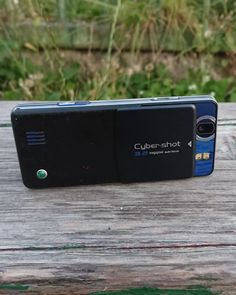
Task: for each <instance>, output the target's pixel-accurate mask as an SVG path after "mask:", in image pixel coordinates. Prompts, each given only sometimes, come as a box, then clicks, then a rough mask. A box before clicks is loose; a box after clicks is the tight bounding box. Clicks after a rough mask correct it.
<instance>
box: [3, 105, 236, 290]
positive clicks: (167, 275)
mask: <svg viewBox="0 0 236 295" xmlns="http://www.w3.org/2000/svg"><path fill="white" fill-rule="evenodd" d="M15 104H16V103H15V102H0V159H1V161H0V294H10V292H12V294H18V293H19V292H20V290H21V289H22V290H23V289H24V288H25V290H24V291H22V292H24V294H54V293H59V294H89V293H90V292H92V291H98V290H104V289H105V290H106V289H107V290H111V289H123V288H126V287H139V286H140V287H141V286H147V285H149V286H155V287H162V288H167V287H168V288H176V289H177V288H182V287H186V286H192V285H204V286H209V287H211V288H212V290H213V291H214V290H218V291H221V294H225V295H231V294H236V104H220V110H219V126H218V140H217V160H216V169H215V172H214V173H213V174H212V175H211V176H209V177H198V178H192V179H187V180H181V181H180V180H178V181H162V182H156V183H139V184H128V185H123V184H122V185H121V184H109V185H94V186H83V187H71V188H63V189H46V190H28V189H27V188H25V187H24V186H23V184H22V182H21V177H20V171H19V167H18V163H17V156H16V151H15V146H14V141H13V136H12V130H11V127H9V124H10V119H9V113H10V109H11V108H12V107H13V106H14V105H15ZM11 283H19V284H20V285H18V286H17V287H16V290H12V291H10V289H9V288H11V287H12V285H9V284H11ZM1 284H4V285H1ZM1 286H2V288H1ZM199 294H200V293H199Z"/></svg>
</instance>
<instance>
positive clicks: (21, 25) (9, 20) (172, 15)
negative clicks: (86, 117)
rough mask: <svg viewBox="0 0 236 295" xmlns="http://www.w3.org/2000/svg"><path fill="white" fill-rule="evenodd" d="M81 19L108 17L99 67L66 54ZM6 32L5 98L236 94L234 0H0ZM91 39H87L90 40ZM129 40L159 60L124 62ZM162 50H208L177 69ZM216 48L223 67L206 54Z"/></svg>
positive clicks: (136, 51) (2, 32)
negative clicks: (180, 71) (179, 71)
mask: <svg viewBox="0 0 236 295" xmlns="http://www.w3.org/2000/svg"><path fill="white" fill-rule="evenodd" d="M78 21H86V22H89V23H91V22H92V23H95V27H96V28H100V27H101V28H104V27H103V25H104V24H105V25H107V27H106V28H108V29H104V31H103V34H105V35H104V40H105V41H104V40H103V38H101V36H100V35H99V37H98V41H99V38H100V39H101V42H103V41H104V42H105V43H103V46H104V44H105V48H104V47H103V55H104V57H103V58H105V61H106V62H105V63H101V66H100V67H99V68H97V69H96V71H90V70H89V69H87V68H86V66H85V65H84V64H82V63H81V62H80V61H78V60H76V61H75V59H73V60H68V59H66V58H65V56H64V53H63V49H62V47H64V48H65V47H66V48H67V49H68V48H70V49H73V48H74V47H78V46H79V45H80V42H84V40H85V39H86V38H85V37H84V36H82V37H81V36H80V38H79V39H78V34H79V33H81V31H82V30H83V28H82V27H80V25H78ZM39 29H40V30H39ZM85 34H86V31H85ZM0 36H1V37H0V97H1V98H2V99H12V100H16V99H25V100H45V99H46V100H64V99H72V100H73V99H108V98H121V97H122V98H131V97H151V96H164V95H189V94H196V93H197V94H209V93H212V94H215V95H216V97H217V99H218V100H221V101H236V84H235V82H234V80H235V75H236V74H235V73H236V69H235V71H234V70H233V69H232V67H233V66H234V63H232V62H231V63H229V62H228V60H231V57H232V53H233V52H234V51H235V50H236V2H235V1H230V0H121V1H119V0H0ZM90 37H91V36H89V38H90ZM92 37H93V36H92ZM76 38H77V39H76ZM94 38H95V37H94ZM81 40H82V41H81ZM85 41H86V40H85ZM91 42H93V40H90V39H89V42H88V43H86V42H85V44H90V43H91ZM96 42H97V41H96ZM75 44H76V45H75ZM96 44H97V43H96ZM88 47H89V46H88ZM125 48H128V49H129V51H130V52H131V53H130V54H131V55H132V56H134V57H136V58H137V59H138V58H139V57H140V56H141V55H142V53H141V51H142V50H143V49H149V50H150V56H152V57H155V56H156V60H157V61H155V62H153V63H152V61H150V60H153V58H152V59H150V60H149V61H147V62H146V64H144V65H143V66H141V67H140V68H139V69H138V70H133V69H132V67H131V68H130V65H127V64H125V63H122V54H123V51H124V49H125ZM90 49H91V48H88V52H89V51H90ZM104 49H105V52H104ZM112 49H115V50H116V52H115V53H114V56H115V58H116V60H119V62H118V65H116V66H114V64H113V63H112V60H113V55H112V53H111V52H112ZM164 51H168V52H169V54H170V55H174V54H175V55H177V56H178V59H180V58H181V59H182V60H184V59H186V55H187V54H191V53H192V52H197V53H198V55H196V56H195V57H194V58H193V59H195V60H197V59H199V60H200V59H201V55H204V56H206V57H207V58H206V62H204V64H203V65H202V63H201V62H199V63H195V64H194V66H192V67H185V68H183V74H182V75H181V76H180V77H178V75H175V73H173V72H174V69H175V66H173V67H172V70H170V69H169V68H168V67H167V66H166V64H165V63H164V62H162V60H161V58H162V57H161V54H162V52H164ZM29 53H30V54H29ZM214 54H218V55H219V56H218V59H219V60H220V63H219V68H218V69H217V74H215V69H213V68H211V66H212V63H211V62H209V63H208V62H207V60H211V59H212V56H213V55H214ZM221 56H225V57H224V58H222V57H221ZM228 56H229V57H228ZM88 58H89V57H88ZM178 59H176V60H174V59H173V61H172V62H173V63H174V62H177V60H178ZM196 64H197V66H196ZM235 65H236V63H235ZM230 67H231V69H229V68H230Z"/></svg>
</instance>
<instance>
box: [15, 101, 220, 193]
mask: <svg viewBox="0 0 236 295" xmlns="http://www.w3.org/2000/svg"><path fill="white" fill-rule="evenodd" d="M11 120H12V126H13V132H14V137H15V142H16V147H17V153H18V158H19V163H20V168H21V173H22V178H23V182H24V184H25V185H26V186H27V187H29V188H43V187H50V186H67V185H78V184H90V183H105V182H117V181H121V182H132V181H155V180H164V179H179V178H186V177H191V176H199V175H208V174H210V173H211V172H212V171H213V169H214V155H215V138H216V123H217V103H216V101H215V99H214V98H213V97H211V96H190V97H160V98H145V99H128V100H125V99H122V100H109V101H108V100H104V101H69V102H58V103H40V104H36V103H32V104H30V103H28V104H22V105H18V106H16V107H15V108H14V109H13V111H12V113H11Z"/></svg>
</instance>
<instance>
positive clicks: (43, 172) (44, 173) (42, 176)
mask: <svg viewBox="0 0 236 295" xmlns="http://www.w3.org/2000/svg"><path fill="white" fill-rule="evenodd" d="M36 175H37V178H38V179H45V178H47V176H48V173H47V171H46V170H44V169H39V170H38V171H37V173H36Z"/></svg>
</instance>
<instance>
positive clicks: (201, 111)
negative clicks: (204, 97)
mask: <svg viewBox="0 0 236 295" xmlns="http://www.w3.org/2000/svg"><path fill="white" fill-rule="evenodd" d="M195 107H196V111H197V122H199V121H201V120H202V121H204V120H210V121H212V122H214V124H215V132H214V134H213V135H211V136H209V137H201V136H199V135H196V137H197V138H196V152H195V171H194V175H195V176H205V175H209V174H211V173H212V172H213V170H214V158H215V146H216V123H217V103H216V102H214V101H205V102H197V103H195Z"/></svg>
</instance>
